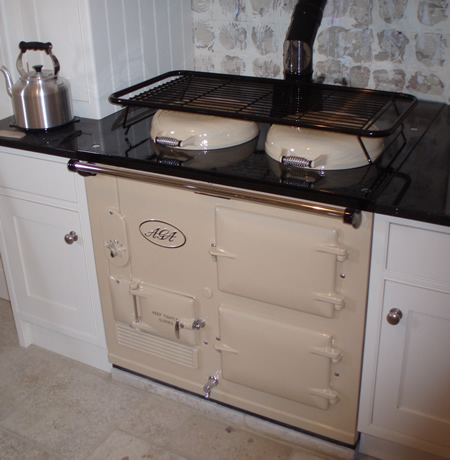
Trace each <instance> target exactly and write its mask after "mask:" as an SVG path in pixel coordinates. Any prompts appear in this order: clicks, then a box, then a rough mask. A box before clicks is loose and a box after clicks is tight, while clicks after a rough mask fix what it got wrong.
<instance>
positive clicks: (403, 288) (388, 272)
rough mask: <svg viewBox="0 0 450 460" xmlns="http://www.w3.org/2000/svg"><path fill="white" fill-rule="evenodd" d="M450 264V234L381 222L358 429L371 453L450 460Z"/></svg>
mask: <svg viewBox="0 0 450 460" xmlns="http://www.w3.org/2000/svg"><path fill="white" fill-rule="evenodd" d="M449 260H450V229H448V228H446V227H441V226H437V225H430V224H425V223H421V222H414V221H407V220H404V219H398V218H393V217H386V216H381V215H377V216H376V217H375V225H374V238H373V247H372V264H371V278H370V288H369V304H368V313H367V327H366V343H365V352H364V365H363V379H362V390H361V403H360V413H359V424H358V429H359V430H360V431H361V432H362V433H363V439H362V441H363V442H362V445H363V449H364V446H365V445H366V446H367V449H368V450H367V451H364V450H363V452H364V453H367V454H369V455H373V456H378V455H383V456H382V458H386V459H388V458H395V459H401V458H411V451H408V452H405V453H404V454H403V455H402V454H401V453H399V451H398V449H395V450H393V449H391V450H392V452H393V454H392V456H389V454H386V452H385V451H383V453H382V454H381V452H382V443H380V444H379V445H378V446H377V442H376V440H375V438H379V439H380V440H385V441H389V442H393V443H396V444H399V445H403V446H407V447H408V448H414V449H418V450H420V451H424V452H427V453H428V454H427V455H439V456H443V457H446V458H448V457H449V456H450V442H449V436H448V434H449V425H450V413H449V407H450V393H449V391H448V385H449V382H450V359H449V357H448V350H449V349H450V278H449V275H450V270H449ZM392 308H398V309H400V310H401V312H402V314H403V316H402V318H401V320H400V322H399V323H398V324H397V325H392V324H389V323H388V321H387V315H388V314H389V311H390V310H391V309H392ZM364 434H367V435H370V442H367V443H365V440H364ZM378 448H379V449H381V450H377V449H378ZM394 452H395V454H394ZM386 455H388V456H387V457H386Z"/></svg>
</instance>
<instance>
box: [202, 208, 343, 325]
mask: <svg viewBox="0 0 450 460" xmlns="http://www.w3.org/2000/svg"><path fill="white" fill-rule="evenodd" d="M215 217H216V246H215V247H213V248H212V249H211V250H210V253H211V254H212V255H213V256H215V257H216V259H217V277H218V286H219V289H220V290H221V291H223V292H227V293H230V294H235V295H238V296H242V297H246V298H250V299H254V300H258V301H261V302H266V303H270V304H274V305H279V306H282V307H286V308H291V309H294V310H298V311H302V312H305V313H311V314H313V315H318V316H323V317H327V318H331V317H333V316H334V314H335V311H336V310H341V309H342V308H343V307H344V305H345V298H344V296H343V295H341V294H339V293H337V292H336V291H337V289H336V276H337V266H338V264H339V263H340V262H343V261H345V259H346V258H347V252H348V251H347V249H346V248H345V247H343V246H341V245H339V242H338V231H337V229H336V228H335V227H333V226H327V225H325V223H324V221H321V220H318V221H317V223H305V222H302V221H298V220H297V221H295V220H289V219H286V218H279V217H276V216H271V215H264V214H259V213H257V212H248V211H243V210H239V209H232V208H228V207H223V206H217V207H216V209H215Z"/></svg>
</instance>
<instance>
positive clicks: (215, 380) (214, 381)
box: [203, 372, 219, 399]
mask: <svg viewBox="0 0 450 460" xmlns="http://www.w3.org/2000/svg"><path fill="white" fill-rule="evenodd" d="M217 385H219V373H218V372H216V375H210V376H209V377H208V381H207V382H206V385H205V386H204V387H203V391H204V392H205V399H209V397H210V396H211V390H212V389H213V388H214V387H216V386H217Z"/></svg>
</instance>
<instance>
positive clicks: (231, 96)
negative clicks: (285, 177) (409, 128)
mask: <svg viewBox="0 0 450 460" xmlns="http://www.w3.org/2000/svg"><path fill="white" fill-rule="evenodd" d="M109 101H110V102H111V103H113V104H118V105H121V106H125V107H128V108H130V107H146V108H154V109H167V110H177V111H182V112H191V113H192V112H194V113H200V114H205V115H215V116H219V117H228V118H240V119H244V120H253V121H259V122H265V123H271V124H273V123H276V124H284V125H293V126H302V127H309V128H315V129H322V130H329V131H335V132H342V133H347V134H354V135H358V136H371V137H383V136H388V135H390V134H392V133H393V132H394V131H395V130H396V129H397V128H398V127H399V126H400V125H401V123H402V121H403V120H404V119H405V118H406V116H407V115H408V114H409V113H410V112H411V110H412V109H413V108H414V106H415V105H416V104H417V99H416V98H415V97H414V96H411V95H408V94H404V93H395V92H387V91H378V90H368V89H360V88H350V87H344V86H334V85H324V84H316V83H303V82H297V81H290V80H278V79H269V78H258V77H246V76H236V75H225V74H216V73H208V72H195V71H172V72H167V73H165V74H162V75H160V76H158V77H155V78H152V79H149V80H146V81H144V82H142V83H139V84H137V85H134V86H130V87H129V88H126V89H124V90H121V91H118V92H116V93H114V94H112V95H111V96H110V97H109Z"/></svg>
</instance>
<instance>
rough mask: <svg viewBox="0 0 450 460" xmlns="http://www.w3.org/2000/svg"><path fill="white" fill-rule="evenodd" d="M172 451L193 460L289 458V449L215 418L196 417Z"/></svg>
mask: <svg viewBox="0 0 450 460" xmlns="http://www.w3.org/2000/svg"><path fill="white" fill-rule="evenodd" d="M171 449H173V450H174V451H175V452H178V453H179V454H180V455H184V456H186V457H187V458H189V459H192V460H194V459H195V460H203V459H204V460H211V459H214V460H230V459H244V458H245V459H246V460H260V459H263V458H264V459H266V458H267V459H271V460H276V459H288V458H289V456H290V454H291V453H292V449H291V448H290V447H289V446H286V445H283V444H279V443H276V442H274V441H271V440H269V439H266V438H263V437H260V436H257V435H254V434H253V433H250V432H247V431H244V430H240V429H238V428H236V427H234V426H232V425H228V424H226V423H221V422H218V421H216V420H213V419H209V418H206V417H201V416H194V417H193V418H192V419H190V420H189V421H188V422H187V423H185V424H184V425H183V426H182V427H181V428H180V429H179V431H178V432H177V433H176V435H174V436H173V437H172V439H171Z"/></svg>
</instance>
